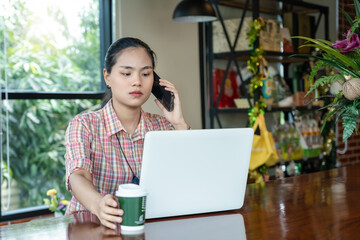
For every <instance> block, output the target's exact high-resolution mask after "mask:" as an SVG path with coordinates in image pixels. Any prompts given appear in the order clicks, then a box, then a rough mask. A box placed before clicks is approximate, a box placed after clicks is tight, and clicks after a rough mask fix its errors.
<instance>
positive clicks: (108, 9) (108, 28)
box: [0, 0, 113, 222]
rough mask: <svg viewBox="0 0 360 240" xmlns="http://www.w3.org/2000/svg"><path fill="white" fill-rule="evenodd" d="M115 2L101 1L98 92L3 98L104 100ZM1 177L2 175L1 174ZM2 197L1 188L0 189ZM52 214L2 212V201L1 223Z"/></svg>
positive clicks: (20, 94)
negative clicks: (107, 56)
mask: <svg viewBox="0 0 360 240" xmlns="http://www.w3.org/2000/svg"><path fill="white" fill-rule="evenodd" d="M112 3H113V0H99V29H100V69H99V71H100V79H99V81H100V89H101V91H98V92H70V91H60V92H43V91H17V90H9V91H7V93H5V92H2V94H1V96H0V97H1V98H2V99H5V97H6V94H7V96H8V99H12V100H17V99H56V100H60V99H102V98H103V96H104V94H105V90H106V86H105V82H104V81H103V79H102V75H103V73H102V69H103V66H104V61H105V55H106V51H107V49H108V48H109V47H110V45H111V43H112V40H113V19H112V11H113V4H112ZM0 176H1V173H0ZM0 196H1V188H0ZM51 213H52V212H51V211H50V210H49V209H48V206H46V205H40V206H34V207H28V208H23V209H15V210H10V211H7V212H2V203H1V201H0V222H3V221H13V220H17V219H23V218H32V217H36V216H40V215H46V214H51Z"/></svg>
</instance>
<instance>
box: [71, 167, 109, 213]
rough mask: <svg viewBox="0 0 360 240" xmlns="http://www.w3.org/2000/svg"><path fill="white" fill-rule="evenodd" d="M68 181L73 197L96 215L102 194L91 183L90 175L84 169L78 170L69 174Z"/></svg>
mask: <svg viewBox="0 0 360 240" xmlns="http://www.w3.org/2000/svg"><path fill="white" fill-rule="evenodd" d="M69 183H70V186H71V191H72V193H73V195H74V196H75V198H76V199H77V200H78V201H79V202H80V203H81V204H82V205H83V206H84V207H85V208H86V209H88V210H89V211H91V212H92V213H94V214H95V215H98V212H99V209H98V208H99V207H98V206H99V202H100V201H101V199H102V197H103V196H102V195H101V194H100V193H99V192H98V191H97V190H96V188H95V186H94V184H93V183H92V176H91V174H90V173H88V172H87V171H85V170H78V171H76V172H74V173H73V174H71V175H70V178H69Z"/></svg>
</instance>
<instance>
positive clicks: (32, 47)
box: [0, 0, 101, 207]
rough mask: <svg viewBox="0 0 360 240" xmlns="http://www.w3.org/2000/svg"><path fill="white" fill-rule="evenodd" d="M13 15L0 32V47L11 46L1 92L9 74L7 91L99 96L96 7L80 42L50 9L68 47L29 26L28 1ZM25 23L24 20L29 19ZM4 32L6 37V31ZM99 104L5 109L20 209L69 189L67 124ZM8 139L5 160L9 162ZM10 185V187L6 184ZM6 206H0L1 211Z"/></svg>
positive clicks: (47, 103) (17, 1) (13, 103)
mask: <svg viewBox="0 0 360 240" xmlns="http://www.w3.org/2000/svg"><path fill="white" fill-rule="evenodd" d="M10 2H11V5H12V8H13V13H12V15H11V16H10V17H8V18H6V19H5V21H6V27H5V28H2V29H1V34H0V35H1V36H4V37H1V38H0V46H4V40H6V45H7V54H6V56H7V65H6V66H4V61H2V59H3V58H4V52H3V51H2V50H1V51H0V59H1V60H0V64H1V66H0V69H1V71H2V72H1V79H0V80H1V82H0V84H1V88H2V89H4V84H5V80H4V78H3V76H4V69H5V67H6V68H7V82H8V84H7V85H8V89H9V90H19V91H24V90H25V91H26V90H32V91H47V92H48V91H51V92H58V91H76V92H82V91H99V90H100V79H101V77H100V59H99V54H100V47H99V39H100V38H99V24H98V22H99V20H98V15H99V10H98V1H97V0H94V1H92V2H91V1H90V2H89V4H88V7H87V8H86V9H79V13H82V15H81V28H80V29H81V33H82V34H81V35H82V37H81V38H75V37H73V36H72V35H71V34H70V33H69V31H68V29H67V24H72V23H69V22H66V21H67V20H66V19H65V17H64V15H63V13H62V12H61V11H59V10H54V9H48V11H49V12H50V13H51V16H52V18H53V20H54V21H55V22H58V23H59V24H62V25H63V26H64V27H63V28H61V32H59V34H60V35H62V36H64V37H65V39H67V40H68V41H67V42H68V45H67V46H65V47H61V46H57V44H56V36H52V35H51V34H49V35H41V34H37V33H36V32H34V29H32V28H31V24H32V23H34V22H36V21H37V16H36V15H35V14H34V13H32V12H31V11H30V10H29V8H28V7H27V4H28V2H27V1H24V0H14V1H10ZM25 17H26V19H25ZM4 29H5V30H6V31H5V32H4V31H3V30H4ZM99 103H100V101H99V100H41V99H38V100H9V101H8V103H5V101H4V100H3V103H2V104H3V105H2V112H1V114H2V119H3V121H2V131H3V133H5V132H6V124H5V117H6V111H5V109H7V110H8V113H9V139H10V151H9V154H10V161H11V164H10V169H6V167H7V166H6V164H2V169H6V170H7V171H8V172H11V175H12V179H15V181H17V183H18V186H19V187H20V190H21V196H20V199H21V205H20V206H19V207H29V206H37V205H43V196H44V194H46V191H47V190H48V189H50V188H56V189H59V192H62V193H64V194H66V195H67V198H68V199H69V193H67V191H66V189H65V166H64V154H65V146H64V137H65V131H66V127H67V124H68V121H69V120H70V119H72V118H73V117H74V116H75V115H76V114H78V113H80V112H82V111H85V110H89V109H91V110H95V109H96V108H99ZM6 140H7V139H6V135H5V134H4V136H3V142H2V146H3V148H2V154H3V159H4V162H5V161H6V158H7V156H6ZM5 183H6V181H5ZM5 204H6V203H4V202H2V205H5Z"/></svg>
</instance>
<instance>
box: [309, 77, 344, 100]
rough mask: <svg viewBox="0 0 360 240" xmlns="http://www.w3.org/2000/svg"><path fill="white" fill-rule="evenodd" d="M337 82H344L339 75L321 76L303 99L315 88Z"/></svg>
mask: <svg viewBox="0 0 360 240" xmlns="http://www.w3.org/2000/svg"><path fill="white" fill-rule="evenodd" d="M338 80H344V78H343V76H342V75H340V74H334V75H332V76H322V77H321V78H319V79H318V80H316V81H315V82H314V84H313V85H312V86H311V88H310V90H309V91H308V92H307V93H306V95H305V97H306V96H307V95H308V94H309V93H311V92H312V91H314V90H315V89H316V88H318V87H320V86H324V85H327V84H331V83H333V82H336V81H338Z"/></svg>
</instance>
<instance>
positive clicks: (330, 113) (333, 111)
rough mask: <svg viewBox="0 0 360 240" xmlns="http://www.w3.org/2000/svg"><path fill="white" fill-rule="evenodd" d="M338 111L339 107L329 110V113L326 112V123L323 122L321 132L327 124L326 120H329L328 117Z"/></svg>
mask: <svg viewBox="0 0 360 240" xmlns="http://www.w3.org/2000/svg"><path fill="white" fill-rule="evenodd" d="M336 112H337V109H334V110H332V111H331V112H329V113H328V114H326V116H325V118H324V123H323V125H322V127H321V130H320V131H321V132H322V131H323V130H324V127H325V125H326V122H327V120H328V118H330V117H331V116H332V115H334V114H335V113H336Z"/></svg>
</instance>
